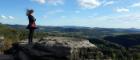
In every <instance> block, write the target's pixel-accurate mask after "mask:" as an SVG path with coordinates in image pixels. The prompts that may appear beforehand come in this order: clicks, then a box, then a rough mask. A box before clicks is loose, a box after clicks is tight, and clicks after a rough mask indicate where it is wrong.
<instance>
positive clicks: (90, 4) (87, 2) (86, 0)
mask: <svg viewBox="0 0 140 60" xmlns="http://www.w3.org/2000/svg"><path fill="white" fill-rule="evenodd" d="M78 3H79V5H80V6H81V7H82V8H88V9H93V8H96V7H98V6H100V5H101V2H100V1H99V0H78Z"/></svg>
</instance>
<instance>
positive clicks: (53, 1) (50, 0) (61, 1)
mask: <svg viewBox="0 0 140 60" xmlns="http://www.w3.org/2000/svg"><path fill="white" fill-rule="evenodd" d="M32 1H35V2H38V3H40V4H45V3H48V4H51V5H60V4H64V0H32Z"/></svg>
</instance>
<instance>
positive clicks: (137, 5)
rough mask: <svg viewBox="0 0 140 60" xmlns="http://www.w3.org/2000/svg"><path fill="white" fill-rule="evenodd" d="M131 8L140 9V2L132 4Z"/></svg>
mask: <svg viewBox="0 0 140 60" xmlns="http://www.w3.org/2000/svg"><path fill="white" fill-rule="evenodd" d="M131 7H140V2H138V3H134V4H132V5H131Z"/></svg>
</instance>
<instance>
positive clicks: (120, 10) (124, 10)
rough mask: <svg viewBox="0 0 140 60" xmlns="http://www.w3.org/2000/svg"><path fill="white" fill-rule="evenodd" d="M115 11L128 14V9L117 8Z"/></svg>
mask: <svg viewBox="0 0 140 60" xmlns="http://www.w3.org/2000/svg"><path fill="white" fill-rule="evenodd" d="M116 11H117V12H119V13H124V12H129V9H127V8H117V9H116Z"/></svg>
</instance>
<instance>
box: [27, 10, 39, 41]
mask: <svg viewBox="0 0 140 60" xmlns="http://www.w3.org/2000/svg"><path fill="white" fill-rule="evenodd" d="M33 13H34V10H32V9H27V12H26V15H27V16H28V20H29V24H28V26H27V29H29V35H28V44H32V42H33V34H34V30H35V29H36V28H37V27H36V24H35V21H36V19H35V17H34V16H33Z"/></svg>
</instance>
